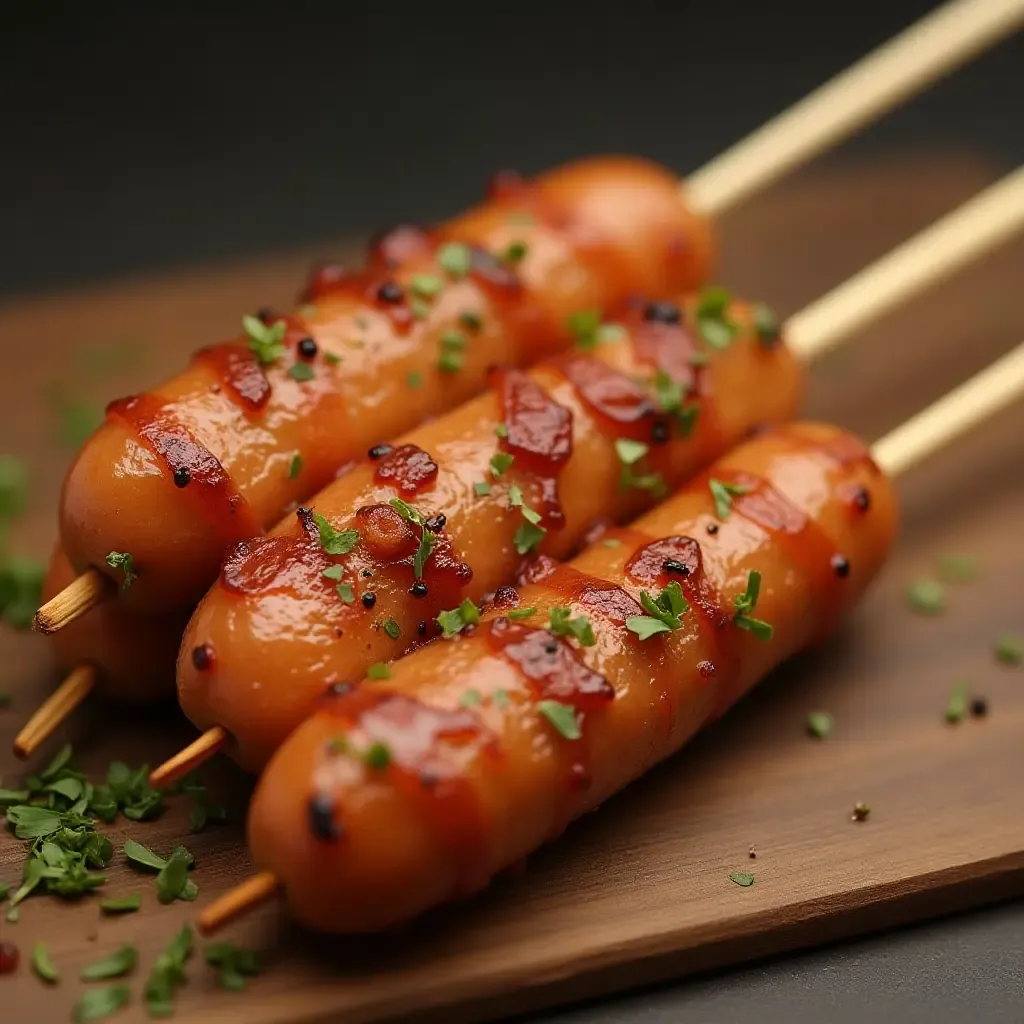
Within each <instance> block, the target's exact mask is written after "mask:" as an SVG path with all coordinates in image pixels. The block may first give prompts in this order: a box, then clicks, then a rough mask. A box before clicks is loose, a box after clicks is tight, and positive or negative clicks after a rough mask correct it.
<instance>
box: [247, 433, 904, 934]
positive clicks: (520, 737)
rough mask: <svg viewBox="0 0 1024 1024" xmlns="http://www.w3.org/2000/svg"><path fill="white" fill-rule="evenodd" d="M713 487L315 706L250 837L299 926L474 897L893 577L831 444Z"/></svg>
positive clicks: (884, 537) (865, 479)
mask: <svg viewBox="0 0 1024 1024" xmlns="http://www.w3.org/2000/svg"><path fill="white" fill-rule="evenodd" d="M710 478H714V479H718V480H720V481H723V482H727V483H729V484H730V485H733V486H735V487H739V488H741V489H742V490H743V493H742V494H737V495H735V496H734V497H733V499H732V506H731V509H730V510H729V511H728V514H727V515H726V516H725V518H724V519H723V518H721V517H720V516H719V515H718V511H717V510H716V507H715V502H714V499H713V497H712V494H711V493H710V490H709V487H708V479H709V477H705V478H703V479H702V480H698V481H696V482H695V483H693V484H692V485H691V486H689V487H688V488H687V489H686V490H685V491H683V492H682V493H680V494H679V495H678V496H676V497H674V498H672V499H670V500H669V501H667V502H666V503H664V504H663V505H661V506H660V507H659V508H657V509H656V510H655V511H653V512H651V513H649V514H647V515H646V516H644V517H643V518H642V519H640V520H639V521H638V522H636V523H635V524H634V525H633V526H632V527H627V528H624V529H621V530H617V531H612V532H611V533H610V534H609V535H608V536H607V537H606V538H605V541H606V542H607V541H609V540H610V541H617V542H618V543H617V544H616V545H615V546H611V547H609V546H606V544H605V543H602V542H598V543H596V544H594V545H593V546H591V547H590V548H588V549H587V550H585V551H584V552H583V554H581V555H580V556H579V557H578V558H576V559H575V560H573V561H572V562H571V563H569V564H567V565H562V566H557V565H556V564H555V563H550V564H549V565H548V566H547V568H546V570H545V571H544V572H543V573H541V574H539V575H540V576H541V577H542V578H538V579H536V580H535V582H533V583H531V584H528V585H526V586H523V587H521V588H520V589H519V590H518V592H513V593H503V594H502V595H501V597H500V601H499V600H496V602H495V603H496V607H494V608H492V609H490V610H488V611H487V612H486V613H485V614H484V615H483V617H482V620H481V622H480V624H479V625H477V626H476V627H475V628H474V629H473V630H472V632H468V631H464V632H463V633H462V634H460V635H459V636H458V637H457V638H456V639H455V640H453V641H451V642H444V641H441V642H437V643H433V644H430V645H428V646H426V647H424V648H423V649H422V650H420V651H417V652H416V653H414V654H412V655H410V656H409V657H408V658H406V659H404V660H402V661H400V662H397V663H396V664H395V665H393V666H392V667H391V678H390V679H387V680H378V681H367V682H365V683H360V684H358V685H356V686H352V687H347V688H346V687H337V688H335V691H336V692H334V693H329V694H328V695H326V696H325V697H324V698H323V703H322V705H321V707H320V709H319V710H318V711H317V712H316V713H315V714H313V715H312V716H311V717H310V718H309V719H308V720H307V721H306V722H304V723H303V724H302V726H301V727H300V728H298V729H297V730H296V731H295V732H294V733H293V734H292V735H291V736H290V737H289V738H288V740H287V741H286V742H285V744H284V745H283V746H282V747H281V748H280V749H279V750H278V752H277V754H276V755H275V756H274V758H273V760H272V761H271V762H270V764H269V766H268V767H267V770H266V772H265V773H264V774H263V777H262V778H261V780H260V782H259V784H258V786H257V789H256V793H255V795H254V798H253V801H252V804H251V806H250V814H249V822H248V834H249V841H250V845H251V848H252V855H253V859H254V861H255V863H256V865H257V866H258V867H260V868H261V869H265V870H269V871H271V872H273V873H274V874H275V875H276V876H277V878H278V879H279V880H280V882H281V883H282V884H283V886H284V888H285V891H286V893H287V899H288V902H289V904H290V907H291V910H292V912H293V913H294V915H295V916H296V917H297V918H298V920H299V921H300V922H302V923H303V924H305V925H308V926H310V927H313V928H317V929H324V930H329V931H334V932H363V931H370V930H376V929H380V928H384V927H387V926H389V925H392V924H395V923H397V922H401V921H404V920H406V919H408V918H411V917H412V916H414V915H416V914H418V913H420V912H422V911H424V910H426V909H427V908H429V907H431V906H434V905H436V904H439V903H441V902H443V901H446V900H449V899H452V898H455V897H460V896H463V895H466V894H467V893H470V892H473V891H474V890H477V889H479V888H481V887H483V886H485V885H486V884H487V882H488V881H489V880H490V879H491V878H492V877H493V876H494V875H495V873H496V872H498V871H500V870H502V869H503V868H506V867H508V866H510V865H512V864H514V863H515V862H516V861H518V860H519V859H521V858H522V857H524V856H526V855H527V854H528V853H530V852H531V851H533V850H534V849H536V847H538V846H539V845H540V844H542V843H543V842H545V841H546V840H548V839H550V838H552V837H553V836H556V835H558V834H559V833H560V832H561V831H562V830H563V829H564V828H565V827H566V825H567V824H568V823H569V822H570V821H571V820H572V819H573V818H575V817H577V816H578V815H580V814H582V813H584V812H585V811H588V810H591V809H593V808H595V807H597V806H598V805H599V804H600V803H602V802H603V801H604V800H606V799H607V798H608V797H609V796H611V795H612V794H613V793H614V792H616V791H617V790H619V789H621V788H622V787H623V786H625V785H626V784H627V783H629V782H630V781H631V780H633V779H635V778H636V777H637V776H639V775H640V774H641V773H643V772H645V771H646V770H648V769H649V768H650V767H651V766H652V765H653V764H655V763H656V762H657V761H660V760H661V759H662V758H665V757H667V756H668V755H669V754H671V753H673V752H674V751H675V750H677V749H678V748H679V747H680V746H681V745H682V744H683V743H684V742H685V741H686V740H687V739H688V738H689V737H690V736H692V735H693V734H694V733H695V732H696V731H697V730H698V729H700V728H701V727H702V726H703V725H704V724H706V723H707V722H708V721H709V720H711V719H713V718H714V717H715V716H717V715H718V714H720V713H721V712H723V711H724V710H725V709H726V708H727V707H729V706H730V705H731V704H732V703H734V702H735V701H736V700H737V699H738V698H739V697H740V696H742V695H743V694H744V693H745V692H746V691H747V690H749V689H750V688H751V687H752V686H753V685H754V684H755V683H756V682H757V681H758V680H759V679H760V678H761V677H763V676H764V675H765V674H766V673H767V672H768V671H769V670H771V669H772V668H774V667H775V666H777V665H778V664H779V663H780V662H782V661H783V660H784V659H785V658H787V657H789V656H790V655H792V654H793V653H795V652H797V651H799V650H800V649H801V648H803V647H805V646H806V645H808V644H809V643H811V642H812V641H813V640H816V639H818V638H820V637H821V636H823V635H824V634H826V633H827V632H828V631H829V630H831V628H832V627H833V626H834V625H835V623H836V620H837V619H838V617H839V615H840V614H841V613H842V612H843V611H844V610H846V609H847V608H849V606H850V605H851V604H852V603H853V602H854V601H855V600H856V599H857V598H858V597H859V596H860V595H861V593H862V592H863V591H864V588H865V587H866V586H867V585H868V583H870V582H871V580H872V578H873V577H874V576H875V575H876V573H877V572H878V570H879V568H880V567H881V565H882V563H883V561H884V559H885V557H886V554H887V551H888V549H889V547H890V544H891V541H892V538H893V533H894V525H895V516H896V509H895V501H894V495H893V491H892V489H891V486H890V484H889V482H888V481H887V479H886V478H885V477H884V475H883V474H882V473H881V472H880V471H879V470H878V469H877V467H876V466H875V465H874V463H873V462H872V461H871V458H870V455H869V454H868V452H867V449H865V448H864V446H863V445H861V444H860V442H859V441H857V440H856V439H854V438H853V437H851V436H850V435H848V434H845V433H843V432H842V431H840V430H838V429H837V428H833V427H828V426H822V425H808V424H801V425H798V426H793V425H790V426H787V427H782V428H779V429H778V430H777V431H774V432H770V433H767V434H764V435H762V436H760V437H758V438H756V439H754V440H751V441H749V442H748V443H746V444H744V445H742V446H740V447H739V448H737V449H735V450H734V451H733V452H732V453H730V454H729V455H727V456H726V457H725V458H723V459H722V460H721V461H719V462H718V463H716V464H715V465H714V467H713V468H712V470H711V473H710ZM758 573H759V574H760V577H759V580H760V592H759V594H758V595H757V597H756V600H755V601H753V602H751V601H750V600H749V598H750V596H751V595H750V588H751V584H752V581H753V580H754V579H755V578H756V574H758ZM673 589H674V595H673V596H672V597H670V596H669V593H670V591H672V590H673ZM645 593H646V594H647V595H648V598H647V600H646V601H645V598H644V596H643V595H644V594H645ZM745 597H746V598H747V600H746V601H745V600H744V598H745ZM652 598H653V599H655V602H656V603H655V604H654V605H653V610H654V611H655V612H656V613H657V616H656V615H651V614H650V611H648V610H646V609H645V607H644V606H645V605H646V604H647V602H648V601H650V599H652ZM680 599H681V600H680ZM657 602H660V604H661V605H662V606H663V607H659V604H658V603H657ZM681 602H685V603H686V605H685V606H684V605H683V604H682V603H681ZM497 605H500V607H499V606H497ZM751 605H753V606H752V607H751ZM527 609H534V610H532V611H527ZM658 616H660V617H658ZM576 620H579V621H576ZM553 624H554V625H555V626H556V628H555V629H554V630H553V631H552V630H550V629H549V628H546V627H549V626H551V625H553ZM652 624H653V625H654V626H655V627H658V626H659V624H660V626H661V628H662V629H663V631H661V632H657V633H650V635H647V634H648V633H649V632H650V628H651V625H652ZM765 624H769V625H770V627H771V630H772V636H771V638H770V639H765V637H764V633H765V631H766V630H767V626H766V625H765ZM673 627H675V628H673ZM588 630H590V631H592V636H591V635H588V633H587V631H588ZM570 634H572V635H570ZM644 636H646V639H644V638H642V637H644ZM590 641H593V642H592V643H590ZM584 644H589V646H584Z"/></svg>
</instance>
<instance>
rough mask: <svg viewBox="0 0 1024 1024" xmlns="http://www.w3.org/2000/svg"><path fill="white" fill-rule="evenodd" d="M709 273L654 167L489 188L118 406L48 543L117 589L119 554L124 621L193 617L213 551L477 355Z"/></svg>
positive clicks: (521, 353)
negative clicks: (146, 616) (56, 538)
mask: <svg viewBox="0 0 1024 1024" xmlns="http://www.w3.org/2000/svg"><path fill="white" fill-rule="evenodd" d="M710 261H711V235H710V228H709V225H708V224H707V223H706V222H705V221H704V220H702V219H701V218H699V217H698V216H696V215H695V214H694V213H692V212H691V211H689V210H688V209H687V208H686V206H685V205H684V203H683V201H682V198H681V195H680V191H679V183H678V180H677V179H676V178H675V177H674V176H673V175H672V174H670V173H669V172H668V171H667V170H664V169H662V168H659V167H657V166H654V165H652V164H648V163H646V162H642V161H638V160H629V159H624V158H609V159H595V160H589V161H583V162H581V163H577V164H574V165H570V166H567V167H564V168H562V169H560V170H556V171H554V172H552V173H550V174H546V175H542V176H541V177H539V178H537V179H536V180H535V181H533V182H531V183H525V182H522V181H520V180H518V179H515V180H513V179H509V178H507V177H506V178H503V179H501V181H500V183H499V185H498V186H497V187H496V188H495V190H494V194H493V197H492V199H491V200H490V201H489V202H487V203H485V204H484V205H482V206H480V207H478V208H477V209H475V210H472V211H470V212H469V213H467V214H465V215H464V216H462V217H460V218H457V219H455V220H453V221H451V222H450V223H448V224H446V225H443V226H442V227H441V228H440V229H438V230H437V231H435V232H432V233H428V232H425V231H422V230H419V229H416V228H407V227H405V228H398V229H396V230H395V231H393V232H391V233H390V234H388V235H386V236H384V237H382V238H381V239H379V240H378V241H377V242H376V243H375V244H374V246H373V248H372V251H371V254H370V259H369V263H368V267H367V269H366V270H365V271H364V272H362V273H358V274H346V273H345V272H343V271H342V270H341V269H340V268H338V267H325V268H322V269H321V270H320V271H319V272H318V273H317V274H316V275H315V276H314V278H313V280H312V281H311V283H310V286H309V289H308V292H307V294H306V296H305V299H306V303H305V305H303V306H302V307H300V308H299V310H298V311H297V312H296V313H294V314H293V315H289V316H284V315H279V314H276V313H274V312H273V311H265V312H264V313H262V314H261V315H260V317H259V318H253V319H251V320H249V321H247V327H246V332H247V333H246V335H243V336H242V337H241V338H236V339H235V340H233V341H230V342H228V343H225V344H221V345H215V346H213V347H211V348H206V349H203V350H201V351H200V352H198V353H197V354H196V356H195V357H194V359H193V361H192V363H191V364H190V366H189V367H188V369H187V370H186V371H185V372H184V373H182V374H181V375H179V376H178V377H176V378H174V379H173V380H171V381H169V382H167V383H166V384H164V385H163V386H162V387H160V388H158V389H157V390H156V391H153V392H150V393H148V394H142V395H136V396H134V397H131V398H127V399H122V400H119V401H116V402H113V403H112V404H111V405H110V406H109V408H108V411H107V418H106V422H105V423H104V424H103V425H102V426H101V427H100V429H99V430H98V431H97V433H95V434H94V435H93V436H92V438H91V439H90V440H89V441H88V442H87V443H86V445H85V446H84V448H83V449H82V451H81V452H80V454H79V455H78V457H77V459H76V461H75V463H74V464H73V466H72V467H71V469H70V471H69V475H68V477H67V479H66V481H65V485H64V492H63V497H62V501H61V511H60V528H61V538H62V544H63V548H64V550H65V552H66V553H67V555H68V558H69V559H70V561H71V563H72V565H73V566H74V568H75V569H76V570H78V571H84V570H85V569H86V568H87V567H90V566H91V567H95V568H98V569H100V570H101V571H103V572H106V573H108V574H109V575H111V576H112V578H114V579H115V580H117V581H120V579H121V576H120V573H119V572H118V570H117V569H116V568H111V567H110V566H108V565H107V563H106V558H107V555H108V554H109V553H110V552H111V551H118V552H127V553H130V554H131V555H132V556H133V558H134V565H135V570H136V572H137V573H138V579H137V580H136V582H135V583H134V585H133V586H132V587H131V588H130V589H128V590H125V591H123V592H122V593H121V595H120V601H121V603H123V604H124V605H125V606H126V607H127V608H129V609H130V610H131V611H132V612H134V613H138V612H143V611H145V612H164V611H166V610H168V609H177V608H181V607H183V606H186V605H187V606H190V607H191V606H194V605H195V603H196V601H198V600H199V598H200V597H201V596H202V594H203V592H204V591H205V590H206V589H207V587H209V585H210V583H211V581H212V580H213V579H214V578H215V576H216V573H217V568H218V566H219V565H220V562H221V559H222V556H223V553H224V550H225V548H226V547H228V546H230V545H231V544H232V543H234V542H236V541H238V540H240V539H243V538H246V537H251V536H254V535H256V534H259V533H260V532H261V531H262V530H263V529H264V528H265V527H267V526H269V525H271V524H272V523H274V522H276V521H277V520H278V519H279V518H280V517H281V516H282V515H283V514H284V513H285V511H286V510H288V509H289V508H294V507H295V505H296V504H297V503H298V502H299V501H300V500H302V499H303V498H304V497H306V496H308V495H310V494H313V493H315V492H316V491H317V490H319V489H320V488H321V487H323V486H324V485H325V484H326V483H327V482H328V481H329V480H330V479H331V478H332V477H333V475H334V474H335V473H336V472H337V471H338V469H339V468H340V467H342V466H343V465H345V464H346V463H347V462H348V461H350V460H351V459H353V458H355V457H357V455H358V454H359V453H360V452H362V451H364V450H365V449H366V447H367V446H368V445H369V444H371V443H373V441H374V440H375V439H376V438H378V437H380V436H388V437H390V436H394V435H396V434H399V433H401V432H402V431H404V430H407V429H409V428H410V427H412V426H413V425H414V424H415V423H417V422H421V421H422V420H424V419H426V418H428V417H430V416H432V415H435V414H437V413H439V412H442V411H444V410H445V409H448V408H451V407H452V406H454V405H456V404H458V403H459V402H462V401H464V400H465V399H467V398H469V397H470V396H471V395H473V394H475V393H476V392H478V391H479V390H480V389H481V387H482V385H483V375H484V369H485V367H486V366H487V365H488V364H490V363H492V362H495V361H502V362H509V363H513V364H523V363H528V362H531V361H533V360H534V359H536V358H537V357H538V356H539V355H541V354H546V353H548V352H551V351H553V350H557V349H558V348H560V347H565V346H566V345H567V344H568V343H569V341H570V334H569V332H568V331H567V328H566V326H565V321H566V318H567V317H568V316H569V315H570V314H572V313H575V312H577V311H579V310H585V309H589V308H596V309H602V310H603V309H607V308H609V307H611V306H613V305H615V304H617V303H619V302H621V301H623V300H624V299H625V298H626V296H628V295H629V294H631V293H633V292H644V293H646V292H664V291H667V290H668V291H671V290H676V289H679V288H684V287H694V286H696V285H698V284H700V283H701V282H703V281H704V280H705V279H706V276H707V273H708V269H709V264H710Z"/></svg>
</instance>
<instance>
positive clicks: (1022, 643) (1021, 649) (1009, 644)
mask: <svg viewBox="0 0 1024 1024" xmlns="http://www.w3.org/2000/svg"><path fill="white" fill-rule="evenodd" d="M996 661H1001V662H1002V663H1003V664H1004V665H1019V664H1020V663H1021V662H1022V661H1024V637H1019V636H1001V637H999V639H998V640H996Z"/></svg>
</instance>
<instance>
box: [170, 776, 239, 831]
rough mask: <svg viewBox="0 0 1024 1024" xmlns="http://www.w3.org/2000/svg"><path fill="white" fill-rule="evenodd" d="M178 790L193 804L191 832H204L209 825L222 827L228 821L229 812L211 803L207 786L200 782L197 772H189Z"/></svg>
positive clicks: (190, 822)
mask: <svg viewBox="0 0 1024 1024" xmlns="http://www.w3.org/2000/svg"><path fill="white" fill-rule="evenodd" d="M178 788H179V789H180V790H181V792H182V793H184V794H185V795H186V796H187V797H188V798H189V800H190V801H191V803H192V812H191V814H190V815H189V830H190V831H192V832H202V831H203V829H204V828H206V826H207V825H208V824H220V825H222V824H224V822H225V821H227V820H228V812H227V810H226V809H225V808H224V807H222V806H221V805H219V804H211V803H210V800H209V796H208V794H207V790H206V786H204V785H203V784H202V783H201V782H200V781H199V776H198V774H197V773H196V772H189V774H188V775H186V776H185V778H183V779H182V780H181V782H179V783H178Z"/></svg>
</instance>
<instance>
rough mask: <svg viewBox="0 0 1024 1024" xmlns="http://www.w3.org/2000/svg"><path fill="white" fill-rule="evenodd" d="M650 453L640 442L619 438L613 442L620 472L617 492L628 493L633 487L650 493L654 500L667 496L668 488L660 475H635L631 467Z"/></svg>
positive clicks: (648, 448)
mask: <svg viewBox="0 0 1024 1024" xmlns="http://www.w3.org/2000/svg"><path fill="white" fill-rule="evenodd" d="M649 451H650V446H649V445H646V444H644V443H643V442H642V441H631V440H629V439H628V438H625V437H620V438H618V439H617V440H616V442H615V454H616V455H618V457H619V463H620V465H621V471H620V473H619V490H622V491H628V490H629V489H630V488H631V487H635V488H637V489H639V490H642V491H650V492H651V494H653V495H654V496H655V497H656V498H661V497H664V496H665V495H666V494H668V487H667V485H666V484H665V480H664V478H663V477H662V475H661V474H660V473H639V474H638V473H636V472H635V471H634V469H633V467H634V466H635V465H636V463H637V462H639V461H640V460H641V459H642V458H644V456H646V455H647V453H648V452H649Z"/></svg>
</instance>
